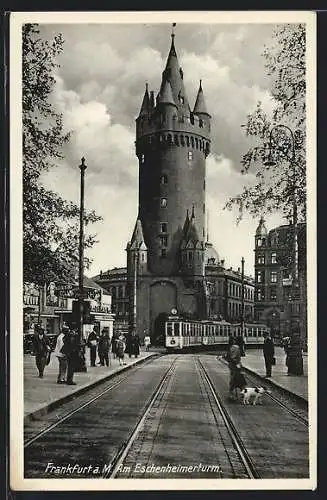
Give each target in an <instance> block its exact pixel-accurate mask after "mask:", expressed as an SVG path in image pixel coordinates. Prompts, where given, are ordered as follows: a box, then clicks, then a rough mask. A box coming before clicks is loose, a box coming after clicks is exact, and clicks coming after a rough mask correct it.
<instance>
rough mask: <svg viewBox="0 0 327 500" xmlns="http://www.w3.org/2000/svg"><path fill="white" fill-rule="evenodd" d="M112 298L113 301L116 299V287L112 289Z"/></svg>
mask: <svg viewBox="0 0 327 500" xmlns="http://www.w3.org/2000/svg"><path fill="white" fill-rule="evenodd" d="M112 298H113V299H115V298H116V287H115V286H113V287H112Z"/></svg>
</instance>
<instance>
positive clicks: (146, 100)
mask: <svg viewBox="0 0 327 500" xmlns="http://www.w3.org/2000/svg"><path fill="white" fill-rule="evenodd" d="M149 110H150V96H149V91H148V84H147V83H146V84H145V92H144V97H143V101H142V105H141V109H140V113H139V116H145V115H146V116H147V115H148V114H149Z"/></svg>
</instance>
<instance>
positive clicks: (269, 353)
mask: <svg viewBox="0 0 327 500" xmlns="http://www.w3.org/2000/svg"><path fill="white" fill-rule="evenodd" d="M263 356H264V358H265V365H266V378H270V377H271V367H272V365H273V362H274V356H275V347H274V343H273V341H272V338H271V336H270V333H266V334H265V341H264V343H263Z"/></svg>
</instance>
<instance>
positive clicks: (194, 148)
mask: <svg viewBox="0 0 327 500" xmlns="http://www.w3.org/2000/svg"><path fill="white" fill-rule="evenodd" d="M210 120H211V116H210V114H209V113H208V111H207V108H206V104H205V98H204V94H203V89H202V83H201V81H200V86H199V90H198V93H197V97H196V100H195V105H194V108H193V111H192V110H191V107H190V104H189V100H188V97H187V94H186V90H185V86H184V80H183V71H182V68H181V67H180V65H179V62H178V58H177V54H176V49H175V44H174V35H173V34H172V41H171V47H170V51H169V55H168V59H167V63H166V67H165V69H164V71H163V73H162V81H161V85H160V90H159V92H158V94H157V96H156V99H155V97H154V92H153V91H150V92H149V89H148V85H146V89H145V93H144V97H143V101H142V105H141V109H140V113H139V116H138V117H137V119H136V143H135V144H136V156H137V158H138V161H139V207H138V217H137V222H136V226H135V229H134V232H133V236H132V239H131V241H130V242H129V243H128V244H127V249H126V250H127V262H128V264H127V267H128V269H127V272H128V289H129V298H130V327H131V330H135V328H136V329H137V331H138V333H139V334H141V335H143V333H144V332H145V331H146V333H147V334H149V333H150V334H151V335H155V331H154V330H155V329H156V326H155V325H156V320H157V319H158V316H160V317H162V316H163V314H165V313H167V314H169V313H170V312H171V309H177V311H178V313H179V314H185V315H190V316H193V317H202V316H203V314H204V313H203V310H204V309H205V307H204V304H203V301H204V298H203V297H204V296H205V290H204V250H205V210H206V208H205V162H206V157H207V155H208V154H209V151H210ZM189 214H191V215H189ZM135 302H136V304H135ZM135 322H136V324H135Z"/></svg>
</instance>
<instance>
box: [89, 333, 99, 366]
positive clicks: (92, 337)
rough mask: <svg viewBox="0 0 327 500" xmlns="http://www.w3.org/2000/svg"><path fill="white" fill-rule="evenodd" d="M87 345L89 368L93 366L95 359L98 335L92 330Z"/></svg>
mask: <svg viewBox="0 0 327 500" xmlns="http://www.w3.org/2000/svg"><path fill="white" fill-rule="evenodd" d="M87 345H88V347H89V348H90V359H91V366H95V359H96V357H97V345H98V335H97V332H96V331H95V330H94V329H93V331H92V332H91V333H90V335H89V336H88V339H87Z"/></svg>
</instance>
